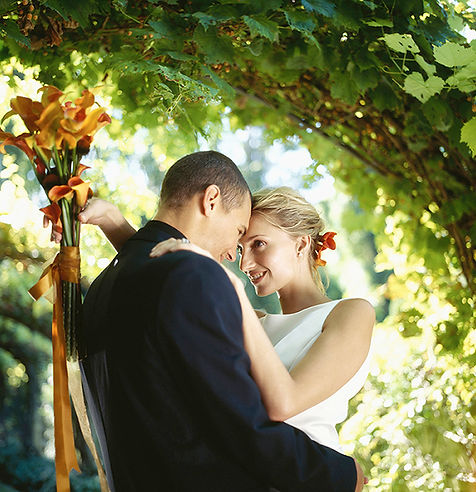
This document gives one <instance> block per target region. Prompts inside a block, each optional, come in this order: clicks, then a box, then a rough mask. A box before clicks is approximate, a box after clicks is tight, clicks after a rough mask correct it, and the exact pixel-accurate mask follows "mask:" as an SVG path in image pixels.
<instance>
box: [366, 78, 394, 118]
mask: <svg viewBox="0 0 476 492" xmlns="http://www.w3.org/2000/svg"><path fill="white" fill-rule="evenodd" d="M369 95H370V97H371V98H372V101H373V103H374V104H375V107H376V108H377V109H378V110H379V111H384V110H385V109H395V108H396V107H397V106H398V105H399V104H400V99H399V97H398V96H397V95H396V94H395V92H394V91H393V90H392V88H391V87H390V86H389V85H388V84H384V83H380V84H379V85H377V87H376V88H375V89H370V91H369Z"/></svg>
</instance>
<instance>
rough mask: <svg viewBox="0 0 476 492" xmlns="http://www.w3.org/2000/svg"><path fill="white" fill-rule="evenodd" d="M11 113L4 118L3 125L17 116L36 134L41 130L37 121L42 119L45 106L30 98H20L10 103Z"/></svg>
mask: <svg viewBox="0 0 476 492" xmlns="http://www.w3.org/2000/svg"><path fill="white" fill-rule="evenodd" d="M10 106H11V108H12V109H11V111H9V112H8V113H6V114H5V115H4V117H3V118H2V123H3V122H4V121H5V120H6V119H7V118H9V117H10V116H13V115H15V114H17V115H18V116H20V118H21V119H22V120H23V122H24V123H25V125H26V127H27V128H28V131H30V132H35V131H37V130H39V127H38V125H37V123H36V120H38V118H39V117H40V115H41V113H42V111H43V109H44V108H43V104H41V103H40V102H38V101H32V100H31V99H30V98H29V97H23V96H18V97H14V98H13V99H12V100H11V101H10Z"/></svg>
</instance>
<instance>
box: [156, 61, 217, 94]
mask: <svg viewBox="0 0 476 492" xmlns="http://www.w3.org/2000/svg"><path fill="white" fill-rule="evenodd" d="M156 71H157V72H158V73H159V74H161V75H162V76H163V77H164V78H165V79H166V80H171V81H173V82H175V83H176V84H178V85H179V86H180V87H181V88H182V89H183V90H184V92H187V95H188V96H189V97H191V98H198V97H209V96H211V97H215V96H216V95H217V94H218V90H217V89H215V88H214V87H210V86H209V85H206V84H203V83H202V82H199V81H198V80H194V79H192V78H190V77H189V76H187V75H185V74H183V73H181V72H180V71H179V70H175V69H174V68H171V67H166V66H165V65H156Z"/></svg>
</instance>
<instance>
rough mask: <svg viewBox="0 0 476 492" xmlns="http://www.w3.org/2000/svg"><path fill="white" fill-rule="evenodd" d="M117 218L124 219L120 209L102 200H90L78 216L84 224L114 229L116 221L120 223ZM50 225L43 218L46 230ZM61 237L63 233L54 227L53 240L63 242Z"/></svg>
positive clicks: (52, 231) (46, 218)
mask: <svg viewBox="0 0 476 492" xmlns="http://www.w3.org/2000/svg"><path fill="white" fill-rule="evenodd" d="M117 217H121V218H122V214H121V212H120V211H119V209H118V208H117V207H116V206H115V205H113V204H112V203H109V202H107V201H106V200H101V199H100V198H90V199H89V200H88V201H87V202H86V205H85V206H84V207H83V209H82V210H81V212H80V213H79V214H78V220H79V221H80V222H81V223H82V224H92V225H97V226H99V227H101V228H103V227H107V226H110V227H113V225H114V224H115V221H116V222H117V221H118V219H117ZM49 225H50V220H49V219H48V217H46V215H45V216H44V217H43V227H45V228H46V227H48V226H49ZM61 237H62V234H61V232H60V231H58V229H57V228H56V227H55V226H54V225H53V227H52V230H51V240H52V241H54V242H55V243H59V242H61Z"/></svg>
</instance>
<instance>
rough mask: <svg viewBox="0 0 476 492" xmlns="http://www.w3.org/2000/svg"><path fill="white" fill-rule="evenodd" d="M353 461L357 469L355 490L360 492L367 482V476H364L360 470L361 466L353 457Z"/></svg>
mask: <svg viewBox="0 0 476 492" xmlns="http://www.w3.org/2000/svg"><path fill="white" fill-rule="evenodd" d="M354 462H355V468H356V470H357V483H356V484H355V492H361V490H363V488H364V485H365V484H367V483H368V482H369V480H368V478H367V477H365V476H364V472H363V471H362V468H360V465H359V464H358V463H357V461H356V459H355V458H354Z"/></svg>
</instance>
